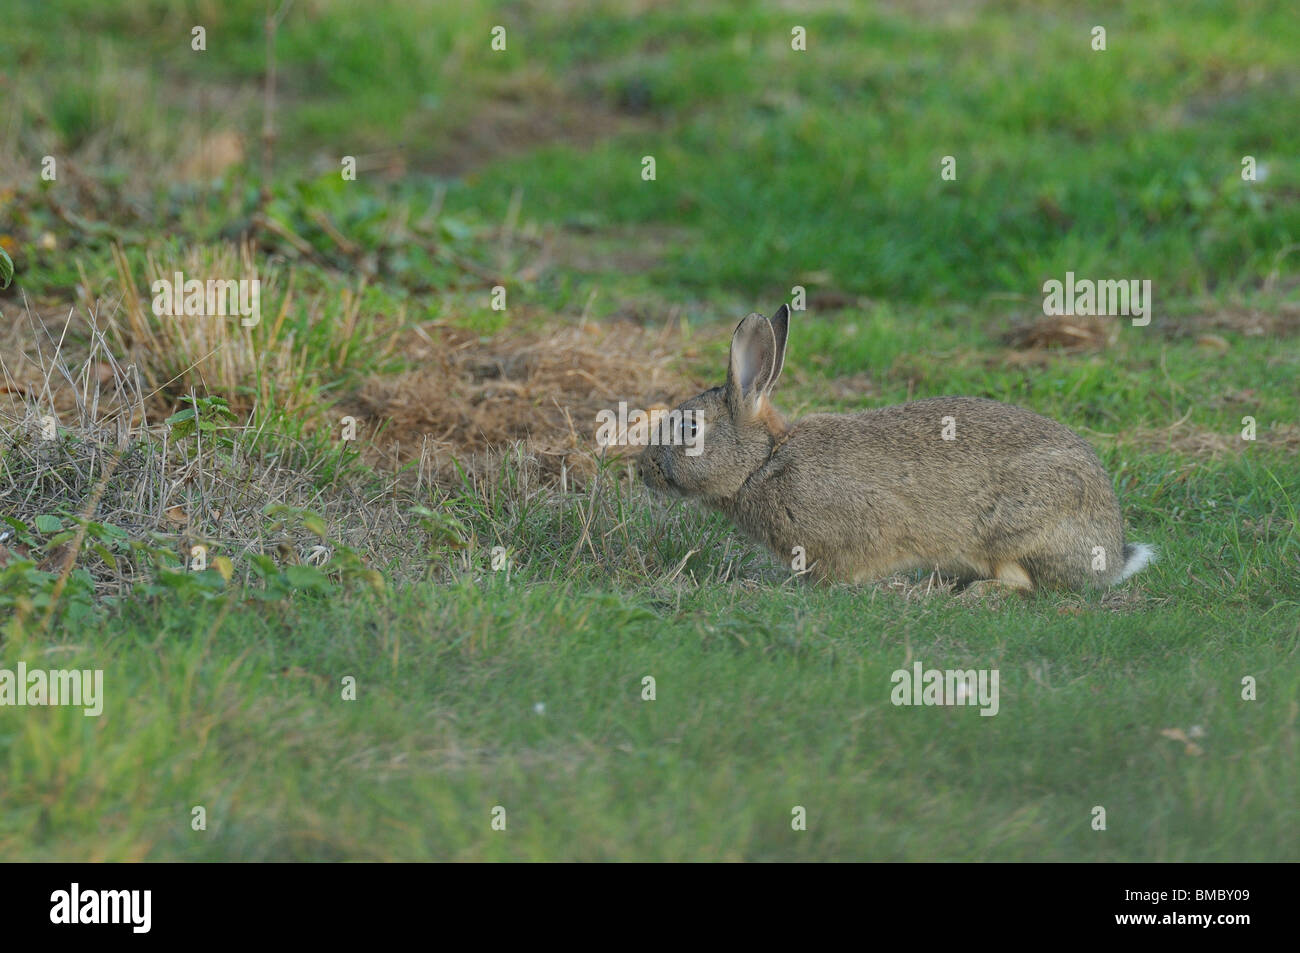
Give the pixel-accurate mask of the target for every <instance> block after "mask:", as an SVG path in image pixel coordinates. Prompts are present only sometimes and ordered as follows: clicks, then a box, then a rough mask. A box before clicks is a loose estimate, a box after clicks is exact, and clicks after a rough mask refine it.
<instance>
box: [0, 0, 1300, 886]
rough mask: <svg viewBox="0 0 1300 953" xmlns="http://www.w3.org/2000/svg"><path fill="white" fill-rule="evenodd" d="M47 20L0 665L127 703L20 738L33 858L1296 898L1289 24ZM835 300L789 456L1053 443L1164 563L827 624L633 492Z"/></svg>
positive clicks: (443, 14)
mask: <svg viewBox="0 0 1300 953" xmlns="http://www.w3.org/2000/svg"><path fill="white" fill-rule="evenodd" d="M10 6H11V7H13V9H11V10H6V13H5V18H6V22H5V23H4V25H3V28H0V105H2V106H3V107H4V108H3V111H0V248H2V249H3V250H4V252H5V254H6V255H7V256H9V257H10V258H11V259H12V261H13V263H14V266H15V272H16V275H15V278H14V281H13V283H12V284H11V285H10V286H9V287H8V288H7V289H5V290H3V291H0V519H2V520H3V523H0V620H2V621H0V672H3V671H5V670H16V669H17V667H18V665H19V664H20V663H25V664H26V666H27V667H28V668H29V669H33V668H45V669H53V668H59V669H72V668H77V669H91V670H94V669H100V670H102V671H103V673H104V676H103V677H104V698H103V712H102V714H101V715H100V716H99V717H86V716H85V715H84V714H83V712H82V709H81V708H74V707H44V708H11V707H0V859H4V860H49V859H59V860H79V859H91V860H222V861H234V860H769V861H772V860H907V861H933V860H1048V861H1138V860H1154V861H1223V860H1291V861H1294V860H1297V859H1300V846H1297V845H1300V808H1298V807H1297V805H1300V759H1298V755H1297V734H1298V726H1297V719H1298V717H1300V665H1298V664H1297V661H1298V657H1297V653H1298V649H1300V529H1298V523H1300V519H1298V517H1297V506H1300V463H1298V460H1300V458H1298V456H1297V455H1298V454H1300V420H1297V416H1296V408H1297V405H1298V404H1300V278H1298V276H1297V270H1296V262H1297V261H1298V260H1300V200H1298V199H1300V163H1297V159H1296V156H1297V155H1300V128H1297V126H1296V124H1295V122H1294V121H1293V117H1294V116H1295V114H1296V105H1297V102H1298V101H1300V67H1297V64H1296V59H1295V51H1296V50H1297V49H1300V21H1298V20H1297V18H1296V17H1295V14H1294V10H1293V9H1292V7H1291V5H1289V4H1286V3H1282V2H1277V3H1269V2H1239V3H1231V4H1229V3H1219V2H1205V3H1198V2H1189V3H1182V4H1177V5H1151V4H1143V3H1116V4H1102V5H1098V6H1097V7H1096V8H1094V9H1092V10H1090V11H1089V12H1087V13H1086V14H1085V13H1082V12H1079V11H1078V10H1076V9H1075V6H1076V5H1073V4H1065V3H1054V2H1049V3H1015V2H1005V3H947V2H942V0H939V2H916V3H906V2H893V3H878V4H873V3H851V2H843V3H836V2H824V3H823V2H818V3H809V4H796V3H777V2H773V3H737V4H732V3H722V2H699V0H697V2H693V3H685V2H682V3H678V2H651V0H601V2H577V0H573V2H565V3H558V4H526V3H512V4H507V5H504V6H498V5H493V4H489V3H486V2H483V0H463V2H460V3H456V4H424V3H416V2H414V0H410V2H397V0H392V2H376V3H371V4H364V5H362V4H355V3H350V2H344V0H300V2H297V3H293V4H290V5H288V6H287V8H286V9H285V10H284V15H283V17H282V19H280V20H279V21H278V23H277V25H276V28H275V32H274V49H275V61H274V62H275V68H274V83H273V84H272V83H271V82H270V78H269V76H268V72H269V71H268V55H267V39H266V35H265V31H264V24H263V17H264V15H265V13H266V5H265V4H264V3H262V2H246V0H240V2H228V3H221V4H209V3H198V4H194V5H192V6H193V7H194V8H195V9H193V10H186V11H177V10H176V9H174V8H173V7H172V6H171V5H168V4H159V3H155V2H148V0H121V2H119V3H116V4H99V3H92V2H89V0H45V2H39V3H38V2H34V0H33V2H27V0H18V2H17V3H16V4H11V5H10ZM196 24H197V25H201V26H202V27H203V28H204V31H205V32H204V42H205V45H206V49H204V50H196V49H194V48H193V47H192V42H193V33H192V30H193V28H194V27H195V26H196ZM497 25H503V26H504V27H505V40H506V48H505V49H504V50H501V51H494V50H493V49H492V47H491V43H492V30H493V27H494V26H497ZM1097 25H1101V26H1104V27H1105V30H1106V49H1105V50H1096V49H1094V48H1093V44H1094V39H1093V32H1092V31H1093V28H1094V27H1095V26H1097ZM796 26H802V27H804V28H805V29H806V35H807V49H806V50H803V51H796V50H793V49H792V48H791V36H792V34H791V31H792V29H793V28H794V27H796ZM268 100H269V101H270V102H271V104H272V114H271V129H272V130H273V135H272V136H270V137H267V136H264V135H263V130H264V126H263V124H264V119H265V104H266V103H267V101H268ZM47 156H49V157H52V158H53V159H54V168H55V169H56V170H57V172H56V175H55V177H54V178H53V179H52V180H49V179H43V178H42V170H43V167H44V165H45V162H44V160H45V157H47ZM647 156H650V157H653V158H654V160H655V178H654V179H653V180H646V179H644V178H643V177H642V173H643V169H644V167H645V165H644V162H643V160H644V158H645V157H647ZM946 156H950V157H952V158H953V159H954V161H955V169H956V178H955V179H945V178H943V177H942V176H941V169H942V164H943V159H944V157H946ZM345 157H352V158H353V159H354V160H355V167H356V176H355V179H352V178H347V177H345V176H344V175H343V174H342V170H345V169H346V168H347V166H346V159H345ZM1246 157H1250V159H1251V160H1252V162H1251V163H1243V160H1244V159H1245V158H1246ZM1248 165H1249V166H1251V167H1252V168H1253V169H1254V171H1255V176H1254V178H1253V179H1250V178H1243V170H1244V169H1246V168H1247V166H1248ZM0 261H2V259H0ZM177 270H182V271H184V273H185V274H186V276H187V277H200V278H208V277H212V278H221V279H225V278H244V277H258V278H260V279H261V282H262V285H261V287H262V293H261V294H262V296H261V320H260V322H259V323H257V324H256V325H255V326H252V327H247V328H245V327H241V326H240V324H239V322H238V318H230V319H220V318H211V317H209V318H197V317H189V318H186V317H166V316H159V315H158V314H156V313H155V312H154V311H153V310H152V309H151V306H150V298H151V294H150V286H151V283H152V281H153V280H154V279H155V278H157V277H159V276H170V275H171V274H172V273H174V272H175V271H177ZM1067 271H1072V272H1074V273H1076V274H1077V275H1079V276H1086V277H1093V278H1140V279H1148V280H1150V281H1151V282H1152V287H1153V289H1154V308H1153V316H1152V320H1151V322H1150V324H1149V325H1146V326H1136V325H1134V324H1133V323H1132V322H1130V321H1128V320H1127V319H1122V320H1121V319H1112V320H1110V321H1109V322H1095V321H1094V322H1088V321H1082V322H1080V321H1075V322H1070V321H1056V320H1053V319H1050V318H1046V317H1045V316H1044V315H1043V309H1042V301H1043V290H1042V286H1043V282H1044V281H1046V280H1048V279H1053V278H1055V279H1063V278H1064V275H1065V273H1066V272H1067ZM0 283H3V281H2V280H0ZM795 286H800V287H801V288H803V289H804V290H805V291H806V298H807V309H806V310H801V311H796V312H795V313H794V316H793V318H792V322H791V333H790V346H789V353H788V357H787V362H786V370H785V376H784V378H783V382H782V385H781V388H780V390H779V392H778V394H777V398H778V403H779V404H780V405H781V407H782V408H783V409H784V410H785V411H786V412H787V413H792V414H796V415H797V414H801V413H806V412H812V411H823V410H848V409H858V408H866V407H882V406H886V405H888V404H891V403H896V402H900V401H903V400H907V399H912V398H918V397H926V396H934V395H940V394H971V395H977V396H985V397H991V398H995V399H998V400H1005V401H1009V402H1013V403H1016V404H1019V405H1021V406H1024V407H1027V408H1029V409H1032V410H1034V411H1037V412H1039V413H1042V414H1045V415H1048V416H1051V417H1053V418H1055V419H1057V420H1060V421H1061V422H1063V423H1065V424H1066V425H1068V426H1070V427H1072V428H1073V429H1075V430H1076V431H1078V432H1079V433H1080V434H1082V435H1083V436H1084V437H1086V438H1087V439H1088V440H1089V441H1090V442H1091V443H1092V445H1093V446H1094V447H1096V449H1097V451H1098V453H1099V454H1100V456H1101V459H1102V461H1103V463H1104V464H1105V465H1106V467H1107V469H1108V470H1109V472H1110V473H1111V474H1112V476H1113V478H1114V482H1115V487H1116V490H1117V492H1118V494H1119V496H1120V500H1121V503H1122V505H1123V508H1124V513H1125V520H1126V525H1127V532H1128V536H1129V538H1130V539H1131V540H1136V541H1142V542H1149V543H1153V544H1155V545H1156V546H1158V547H1159V549H1160V553H1161V556H1160V560H1159V561H1158V562H1157V563H1156V564H1155V565H1154V566H1152V567H1151V568H1149V569H1147V570H1145V571H1144V572H1142V573H1141V574H1139V575H1138V576H1136V577H1134V578H1133V579H1132V580H1130V581H1128V582H1126V583H1124V584H1123V585H1121V586H1120V587H1118V588H1116V589H1114V590H1111V591H1109V592H1106V593H1104V594H1098V593H1091V594H1084V595H1080V594H1067V593H1050V592H1045V593H1036V594H1034V595H1032V596H1029V597H1020V596H999V595H997V594H996V593H994V594H987V595H984V596H979V595H976V594H970V593H967V594H962V593H955V592H953V591H952V589H951V587H950V586H944V585H936V584H935V583H934V581H933V580H930V579H927V578H925V577H924V576H914V577H906V578H904V577H896V578H893V579H890V580H885V581H883V582H882V583H881V584H879V585H873V586H847V585H830V586H811V585H807V584H805V583H803V582H801V581H799V580H796V579H793V578H792V577H791V574H790V572H789V571H788V570H787V569H786V568H785V567H782V566H780V565H778V564H777V563H776V562H775V561H774V560H773V559H772V558H771V557H770V556H768V555H766V554H764V553H762V552H760V551H758V550H757V549H756V548H755V547H753V546H752V545H751V544H749V543H748V542H746V541H745V540H743V539H742V538H741V537H740V536H739V535H738V534H737V533H736V532H735V531H733V530H732V529H731V527H730V526H729V525H728V524H727V523H726V522H725V521H723V520H722V519H721V518H719V517H717V516H714V515H709V514H706V513H705V512H704V511H702V510H700V509H697V508H695V507H693V506H691V505H688V504H684V503H680V502H676V503H670V502H668V501H665V500H662V499H658V498H656V497H654V496H652V495H651V494H650V493H649V492H648V491H646V490H645V489H644V488H642V487H640V486H638V485H636V484H635V483H634V482H633V481H632V480H630V479H629V474H628V471H627V468H626V465H625V461H624V460H621V459H610V458H609V457H608V456H602V455H601V454H600V453H599V452H598V450H597V448H596V445H595V442H594V432H595V427H596V424H595V417H594V415H595V412H596V410H598V409H601V408H612V407H617V404H618V402H619V401H620V400H625V401H627V402H628V403H629V404H630V405H632V406H633V407H647V406H650V405H651V404H655V403H663V404H667V405H669V406H671V405H673V404H675V403H676V402H677V401H679V400H681V399H684V398H686V397H689V396H691V395H692V394H694V393H695V392H697V391H698V390H699V389H702V388H703V387H705V386H711V385H713V384H717V383H720V382H721V379H722V377H723V374H724V369H725V361H726V354H727V342H728V339H729V336H730V333H731V330H732V328H733V327H734V325H735V322H736V321H737V320H738V319H739V318H740V317H742V316H743V315H744V314H745V313H747V312H749V311H754V310H757V311H760V312H763V313H765V314H771V313H772V312H773V311H774V310H775V308H776V307H777V306H778V305H779V304H780V303H781V302H784V301H789V300H790V299H791V296H792V294H794V291H793V289H794V288H795ZM498 287H500V288H504V289H505V307H504V308H503V309H500V310H498V309H494V308H493V297H494V289H495V288H498ZM1245 418H1250V419H1251V421H1253V424H1252V423H1248V422H1247V421H1246V419H1245ZM50 419H52V420H53V423H54V427H55V432H54V434H53V436H52V437H51V436H50V435H49V434H47V433H43V432H42V431H43V430H44V429H45V426H46V423H47V421H48V420H50ZM346 419H350V420H351V421H352V423H353V425H355V428H356V434H355V439H342V437H343V436H346V434H347V427H348V424H347V423H346ZM1252 427H1253V432H1250V433H1249V436H1251V437H1253V439H1243V431H1250V429H1251V428H1252ZM5 527H7V529H6V528H5ZM194 547H201V549H200V550H199V551H198V552H199V554H200V555H199V557H198V558H199V559H200V560H201V561H200V562H198V563H195V562H193V560H194V559H195V558H196V556H195V553H196V550H195V549H194ZM916 662H920V663H922V665H923V666H924V667H925V668H938V669H984V670H996V671H997V672H998V673H999V675H1000V703H999V710H998V713H997V715H996V717H981V716H980V713H979V711H978V710H977V709H975V708H973V707H961V706H951V707H950V706H940V707H921V706H918V707H915V708H913V707H903V706H895V705H894V704H892V703H891V690H892V688H893V684H892V682H891V676H892V674H893V673H894V672H895V671H896V670H900V669H902V670H910V669H911V667H912V665H913V664H914V663H916ZM647 677H649V678H650V679H652V680H653V681H652V682H651V683H647V682H646V681H645V680H646V679H647ZM1244 680H1245V681H1246V682H1249V683H1250V684H1251V685H1252V686H1253V697H1252V692H1251V691H1249V690H1248V689H1247V688H1246V687H1244ZM650 687H652V688H653V696H654V697H653V699H650V698H648V697H647V696H648V695H649V694H651V692H650ZM1098 807H1100V808H1103V809H1104V812H1105V829H1104V830H1098V829H1096V825H1097V822H1096V817H1097V814H1096V810H1095V809H1096V808H1098ZM196 808H202V809H203V811H202V812H201V815H196V812H195V809H196ZM498 808H501V809H504V815H502V814H501V812H500V811H498V810H496V809H498ZM796 808H803V809H804V811H805V813H806V829H802V830H799V829H794V825H792V818H793V817H794V815H793V814H792V812H793V811H795V809H796ZM200 816H201V819H202V821H203V823H202V824H200V823H199V822H198V820H196V817H200ZM502 816H504V827H505V829H504V830H500V829H496V828H498V827H500V826H501V822H500V818H501V817H502ZM494 820H496V821H497V823H496V824H495V825H494ZM196 828H198V829H196Z"/></svg>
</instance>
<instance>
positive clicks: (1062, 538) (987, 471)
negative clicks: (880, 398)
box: [640, 307, 1148, 589]
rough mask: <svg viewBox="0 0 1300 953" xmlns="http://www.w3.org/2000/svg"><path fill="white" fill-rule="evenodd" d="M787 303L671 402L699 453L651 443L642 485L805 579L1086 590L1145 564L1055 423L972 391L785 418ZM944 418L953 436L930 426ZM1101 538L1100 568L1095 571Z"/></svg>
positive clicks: (1101, 486)
mask: <svg viewBox="0 0 1300 953" xmlns="http://www.w3.org/2000/svg"><path fill="white" fill-rule="evenodd" d="M788 320H789V314H788V311H787V310H786V309H785V308H784V307H783V308H782V309H781V310H780V311H778V312H777V314H776V315H775V316H774V317H773V319H772V321H770V322H769V321H768V319H766V318H764V317H763V316H762V315H758V314H752V315H749V316H748V317H746V318H745V319H744V320H743V321H741V323H740V325H739V326H738V327H737V328H736V333H735V335H734V336H733V338H732V356H731V367H730V369H729V372H728V375H727V383H726V385H725V386H724V387H721V388H714V389H713V390H710V391H706V392H704V393H703V394H700V395H699V396H698V397H695V398H692V399H691V400H689V401H686V402H685V403H684V404H682V405H681V409H683V410H693V411H695V412H696V413H697V414H698V415H699V418H700V419H701V420H702V424H701V426H702V427H703V437H702V446H703V452H702V453H701V454H700V455H699V456H696V457H690V456H687V455H685V453H684V448H683V447H681V446H667V445H662V446H652V447H648V448H647V449H646V451H645V452H644V453H643V454H642V455H641V457H640V467H641V472H642V474H643V476H644V478H645V480H646V482H647V483H649V484H650V485H651V486H654V487H657V488H659V489H663V490H668V491H671V492H675V493H678V494H680V495H683V496H687V497H692V498H696V499H700V500H702V501H703V502H705V503H706V504H708V505H710V506H712V507H714V508H716V509H718V510H721V511H722V512H723V513H726V514H727V515H728V516H729V517H730V518H731V519H732V520H733V521H734V522H735V523H736V525H737V526H738V527H739V528H740V529H741V530H743V531H744V532H745V533H746V534H747V535H748V536H750V537H751V538H753V539H754V540H756V541H758V542H761V543H763V544H764V545H766V546H767V547H768V548H769V549H771V550H772V552H773V553H775V554H776V556H777V558H778V559H780V560H781V561H782V562H783V563H785V564H787V565H790V564H791V563H792V560H793V559H794V551H795V548H796V547H802V549H803V551H804V553H805V554H806V556H805V558H806V565H807V568H808V569H809V571H810V573H811V575H813V576H814V577H815V578H817V579H824V580H840V581H847V582H869V581H871V580H874V579H879V578H882V577H884V576H888V575H889V574H891V573H893V572H897V571H900V570H912V569H923V570H929V569H936V570H938V571H940V572H941V573H945V574H949V575H952V576H955V577H957V578H958V579H960V580H962V581H963V582H970V581H974V580H977V579H995V580H997V581H999V582H1002V583H1004V584H1006V585H1008V586H1011V587H1014V588H1019V589H1032V588H1036V587H1040V586H1052V587H1061V588H1067V589H1082V588H1085V587H1089V586H1102V585H1109V584H1113V583H1115V582H1118V581H1119V580H1120V579H1121V578H1124V577H1125V576H1126V575H1128V574H1130V573H1131V572H1133V571H1136V569H1137V568H1140V567H1141V565H1143V564H1145V562H1146V559H1147V557H1148V552H1147V551H1146V550H1145V549H1144V548H1137V549H1135V548H1134V547H1126V546H1125V543H1124V528H1123V522H1122V518H1121V514H1120V508H1119V503H1118V501H1117V500H1116V498H1115V493H1114V490H1113V489H1112V487H1111V481H1110V478H1109V476H1108V475H1107V474H1106V471H1105V469H1104V468H1103V467H1102V465H1101V461H1100V460H1098V458H1097V455H1096V453H1094V452H1093V450H1092V448H1091V447H1090V446H1089V445H1088V444H1087V443H1086V442H1084V440H1083V439H1082V438H1080V437H1079V436H1078V435H1076V434H1075V433H1073V432H1072V431H1071V430H1069V429H1068V428H1066V427H1064V426H1062V425H1061V424H1059V423H1057V422H1056V421H1054V420H1050V419H1048V418H1046V417H1042V416H1040V415H1038V414H1035V413H1032V412H1030V411H1027V410H1023V409H1021V408H1019V407H1014V406H1012V405H1010V404H1003V403H999V402H997V401H993V400H986V399H983V398H978V397H932V398H928V399H926V400H918V401H912V402H910V403H906V404H899V405H896V406H893V407H884V408H881V409H879V410H868V411H863V412H861V413H856V414H813V415H809V416H807V417H804V418H802V419H800V420H798V421H795V422H794V423H793V424H787V423H786V421H785V420H784V418H783V417H782V416H781V414H780V412H779V411H777V410H776V408H775V407H774V406H772V404H771V401H770V398H769V395H770V392H771V390H772V388H773V387H774V386H775V384H776V380H777V378H778V377H779V375H780V371H781V367H782V364H783V361H784V346H785V336H786V325H787V322H788ZM945 417H951V418H953V423H954V424H955V439H952V440H945V439H943V438H942V434H943V430H944V425H945V421H944V418H945ZM1095 547H1101V552H1102V554H1103V555H1104V559H1105V564H1104V568H1094V561H1095V560H1096V555H1097V554H1096V552H1095Z"/></svg>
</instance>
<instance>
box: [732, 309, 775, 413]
mask: <svg viewBox="0 0 1300 953" xmlns="http://www.w3.org/2000/svg"><path fill="white" fill-rule="evenodd" d="M776 361H777V352H776V332H775V331H774V330H773V329H772V322H770V321H768V320H767V318H765V317H763V316H762V315H761V314H751V315H749V316H748V317H746V318H745V319H744V320H742V321H741V322H740V324H738V325H736V331H735V333H734V334H732V335H731V366H730V368H728V370H727V405H728V407H730V409H731V413H732V416H734V417H739V416H741V412H742V411H748V412H750V413H752V412H753V411H754V410H756V409H757V407H758V399H759V398H760V397H761V396H762V395H763V394H764V393H766V392H767V389H768V386H769V385H770V384H771V381H772V371H773V370H774V369H775V368H776Z"/></svg>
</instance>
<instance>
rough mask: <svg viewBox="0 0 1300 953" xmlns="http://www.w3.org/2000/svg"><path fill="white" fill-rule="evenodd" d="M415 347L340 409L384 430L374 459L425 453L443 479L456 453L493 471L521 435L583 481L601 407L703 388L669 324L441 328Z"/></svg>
mask: <svg viewBox="0 0 1300 953" xmlns="http://www.w3.org/2000/svg"><path fill="white" fill-rule="evenodd" d="M404 351H405V352H406V353H407V354H408V355H409V356H411V357H412V358H413V359H414V362H415V363H416V364H417V365H419V368H418V369H417V370H412V371H408V372H406V373H404V374H401V375H398V376H396V377H387V376H385V377H379V376H376V377H372V378H370V379H369V380H368V381H366V382H365V384H364V385H363V386H362V388H361V390H360V392H359V393H358V394H357V395H356V398H355V399H354V400H352V401H348V402H345V403H344V404H343V406H342V407H341V408H340V410H341V412H347V413H351V414H353V415H354V416H356V417H357V418H358V420H359V421H364V422H365V424H366V425H367V429H369V430H370V431H371V432H376V431H378V432H377V433H376V436H375V438H374V444H373V446H374V455H375V456H377V457H380V458H387V459H388V460H390V461H392V462H395V463H408V462H411V461H413V460H418V461H420V467H419V470H420V473H421V474H422V475H425V476H427V477H428V478H430V479H433V480H435V481H436V480H438V479H440V478H450V477H452V475H453V473H454V471H453V469H452V460H453V458H456V459H458V460H459V461H460V462H461V463H462V465H464V466H468V467H471V468H478V469H482V468H483V467H484V466H485V465H488V463H489V461H490V460H491V458H492V455H493V452H494V451H499V450H500V449H501V448H503V447H506V446H510V445H513V444H515V443H516V442H519V443H522V444H523V445H524V447H525V448H526V450H527V452H528V453H529V454H530V455H532V456H535V457H537V458H538V459H539V461H541V464H542V470H543V472H544V473H546V474H548V475H550V476H552V477H555V476H558V475H559V474H560V472H561V470H564V471H565V472H566V473H568V474H570V475H572V476H573V477H575V478H577V479H581V478H583V477H584V476H588V475H590V473H591V472H592V469H593V453H595V452H598V448H597V447H596V443H595V431H596V428H597V423H596V413H597V411H599V410H602V409H609V410H614V411H617V407H618V403H619V401H626V402H627V404H628V408H629V410H632V409H638V408H639V409H648V408H651V407H653V406H655V405H667V406H673V405H675V404H677V403H679V402H680V401H681V400H683V399H685V398H686V397H689V396H691V395H692V394H694V393H697V392H698V391H699V390H700V389H701V386H702V385H701V382H699V381H694V380H691V379H689V378H687V377H686V376H685V375H684V374H683V373H682V372H681V371H680V370H678V369H677V367H678V364H679V361H680V360H681V359H682V358H683V357H686V358H689V357H691V356H692V355H693V354H694V353H695V352H694V347H693V345H690V344H687V343H685V342H684V341H683V340H682V335H681V334H680V332H679V331H677V330H675V329H673V328H669V327H665V328H664V329H662V330H658V331H649V330H646V329H643V328H640V327H637V326H635V325H633V324H630V323H626V322H621V323H615V324H602V325H599V326H596V325H590V324H583V325H579V326H576V327H564V328H558V329H554V330H550V331H546V332H537V333H521V334H512V335H508V336H507V335H503V336H499V337H496V338H492V339H490V340H484V339H482V338H480V337H479V336H478V335H476V334H473V333H471V332H468V331H464V330H460V329H456V328H450V327H443V326H434V327H431V328H429V329H428V331H424V330H423V329H421V330H420V331H418V332H415V333H413V334H412V335H411V336H410V337H409V338H408V340H407V346H406V347H405V348H404ZM385 423H386V426H384V427H383V429H382V430H380V425H381V424H385ZM617 454H618V450H614V451H612V452H611V453H610V455H611V456H614V455H617Z"/></svg>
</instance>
